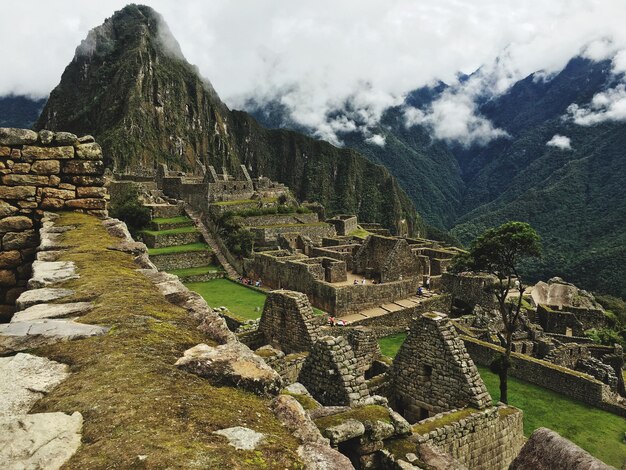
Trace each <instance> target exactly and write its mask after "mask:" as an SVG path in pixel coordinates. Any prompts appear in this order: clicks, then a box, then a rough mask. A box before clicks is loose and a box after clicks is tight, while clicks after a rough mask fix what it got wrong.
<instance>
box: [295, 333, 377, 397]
mask: <svg viewBox="0 0 626 470" xmlns="http://www.w3.org/2000/svg"><path fill="white" fill-rule="evenodd" d="M298 381H299V382H300V383H302V385H304V386H305V387H306V388H307V390H308V391H309V392H310V393H311V395H313V398H315V399H316V400H317V401H319V402H320V403H322V404H323V405H326V406H336V405H355V404H358V403H359V402H361V401H362V400H363V399H365V398H366V397H367V396H368V395H369V393H368V391H367V384H366V383H365V379H364V378H363V375H362V374H360V373H359V367H358V363H357V360H356V358H355V357H354V352H353V351H352V348H351V347H350V344H349V343H348V341H347V340H346V339H345V338H344V337H343V336H339V337H337V338H333V337H332V336H325V337H323V338H320V339H319V340H318V341H317V342H316V343H315V345H314V346H313V349H312V350H311V353H310V354H309V356H308V357H307V359H306V361H305V363H304V366H303V367H302V370H301V371H300V376H299V378H298Z"/></svg>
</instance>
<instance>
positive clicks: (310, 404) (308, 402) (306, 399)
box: [281, 390, 320, 411]
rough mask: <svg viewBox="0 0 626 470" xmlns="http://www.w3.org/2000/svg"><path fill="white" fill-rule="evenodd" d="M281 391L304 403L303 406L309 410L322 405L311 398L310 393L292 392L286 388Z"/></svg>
mask: <svg viewBox="0 0 626 470" xmlns="http://www.w3.org/2000/svg"><path fill="white" fill-rule="evenodd" d="M281 393H282V394H283V395H289V396H291V397H294V398H295V399H296V400H298V403H300V404H301V405H302V408H304V409H305V410H307V411H308V410H314V409H316V408H319V407H320V404H319V403H317V402H316V401H315V400H314V399H313V398H311V397H310V396H308V395H303V394H301V393H291V392H288V391H286V390H283V391H282V392H281Z"/></svg>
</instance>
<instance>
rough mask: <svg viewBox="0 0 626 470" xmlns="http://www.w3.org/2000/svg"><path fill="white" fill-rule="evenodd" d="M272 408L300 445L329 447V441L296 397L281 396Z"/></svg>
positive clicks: (274, 401)
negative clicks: (316, 444) (317, 444)
mask: <svg viewBox="0 0 626 470" xmlns="http://www.w3.org/2000/svg"><path fill="white" fill-rule="evenodd" d="M271 407H272V410H273V411H274V414H275V415H276V417H277V418H278V420H279V421H280V422H281V423H283V425H284V426H285V427H286V428H287V429H288V430H289V432H291V433H292V434H293V435H294V436H295V437H296V439H298V440H299V441H300V443H302V444H306V443H322V444H325V445H328V439H324V438H323V437H322V435H321V434H320V431H319V429H318V428H317V426H315V423H313V421H312V420H311V418H310V417H309V415H308V414H307V412H306V411H304V408H302V405H301V404H300V403H299V402H298V400H296V399H295V398H294V397H292V396H290V395H279V396H277V397H276V398H274V399H273V400H272V403H271Z"/></svg>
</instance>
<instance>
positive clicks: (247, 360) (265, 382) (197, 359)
mask: <svg viewBox="0 0 626 470" xmlns="http://www.w3.org/2000/svg"><path fill="white" fill-rule="evenodd" d="M176 365H177V366H178V367H180V368H182V369H184V370H187V371H189V372H191V373H193V374H196V375H199V376H200V377H204V378H207V379H209V380H211V381H213V382H215V383H218V384H226V385H234V386H236V387H240V388H243V389H245V390H249V391H251V392H254V393H256V394H258V395H277V394H278V392H279V391H280V388H281V386H282V380H281V378H280V376H279V375H278V373H277V372H276V371H275V370H274V369H272V368H271V367H269V366H268V365H267V364H266V363H265V361H263V359H261V358H260V357H259V356H257V355H256V354H254V353H253V352H252V351H251V350H250V348H248V347H247V346H246V345H244V344H242V343H239V342H229V343H227V344H223V345H220V346H216V347H212V346H208V345H206V344H198V345H197V346H194V347H193V348H191V349H188V350H187V351H185V353H184V356H183V357H181V358H180V359H179V360H178V361H176Z"/></svg>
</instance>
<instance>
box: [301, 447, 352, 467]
mask: <svg viewBox="0 0 626 470" xmlns="http://www.w3.org/2000/svg"><path fill="white" fill-rule="evenodd" d="M298 456H299V457H300V460H302V463H303V464H304V468H305V469H306V470H354V466H353V465H352V463H351V462H350V459H349V458H348V457H346V456H345V455H343V454H342V453H340V452H339V451H337V450H335V449H332V448H331V447H328V446H326V445H323V444H314V443H310V444H304V445H301V446H300V447H298Z"/></svg>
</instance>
